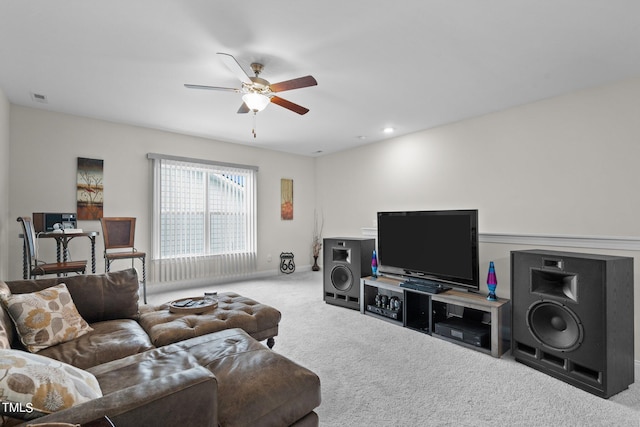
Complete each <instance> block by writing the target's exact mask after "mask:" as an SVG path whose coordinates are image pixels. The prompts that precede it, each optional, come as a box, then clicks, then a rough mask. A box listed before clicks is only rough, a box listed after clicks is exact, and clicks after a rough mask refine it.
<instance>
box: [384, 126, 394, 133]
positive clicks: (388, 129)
mask: <svg viewBox="0 0 640 427" xmlns="http://www.w3.org/2000/svg"><path fill="white" fill-rule="evenodd" d="M394 130H395V129H394V128H392V127H386V128H384V129H382V132H384V133H393V131H394Z"/></svg>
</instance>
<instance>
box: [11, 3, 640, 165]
mask: <svg viewBox="0 0 640 427" xmlns="http://www.w3.org/2000/svg"><path fill="white" fill-rule="evenodd" d="M639 42H640V1H638V0H398V1H388V0H384V1H382V0H368V1H364V0H361V1H357V2H356V1H348V0H322V1H305V0H298V1H294V0H289V1H286V0H271V1H265V0H261V1H259V0H243V1H230V0H228V1H212V0H197V1H196V0H174V1H169V0H134V1H131V0H126V1H123V0H110V1H100V2H98V1H87V0H65V1H51V0H28V1H25V0H0V88H2V90H3V91H4V92H5V94H6V95H7V97H8V98H9V100H10V102H12V103H13V104H16V105H23V106H28V107H34V108H42V109H46V110H51V111H59V112H63V113H69V114H75V115H80V116H87V117H93V118H98V119H104V120H109V121H114V122H121V123H128V124H132V125H139V126H145V127H150V128H157V129H163V130H168V131H173V132H178V133H184V134H189V135H197V136H203V137H207V138H212V139H215V140H221V141H228V142H233V143H240V144H248V145H253V146H258V147H264V148H269V149H274V150H280V151H285V152H291V153H297V154H303V155H310V156H315V155H320V154H319V152H322V153H330V152H335V151H339V150H343V149H347V148H350V147H353V146H357V145H361V144H366V143H371V142H375V141H379V140H381V139H384V138H388V137H389V136H388V135H384V134H383V133H382V128H384V127H386V126H393V127H395V128H396V133H395V135H396V136H397V135H403V134H408V133H412V132H416V131H419V130H422V129H427V128H431V127H434V126H438V125H442V124H445V123H451V122H454V121H458V120H461V119H465V118H469V117H473V116H479V115H482V114H486V113H490V112H493V111H498V110H502V109H505V108H509V107H512V106H516V105H521V104H525V103H528V102H532V101H536V100H540V99H543V98H548V97H552V96H556V95H560V94H563V93H567V92H571V91H575V90H577V89H581V88H586V87H592V86H597V85H601V84H605V83H608V82H612V81H615V80H619V79H624V78H629V77H634V76H638V75H640V54H639V52H638V48H639ZM217 52H225V53H229V54H231V55H233V56H235V58H236V59H237V60H238V62H239V63H240V64H241V65H242V66H243V67H244V69H245V70H246V71H247V73H249V74H250V75H252V73H251V70H250V68H249V64H250V63H251V62H261V63H263V64H264V65H265V70H264V72H263V73H262V74H261V77H263V78H265V79H267V80H269V81H270V82H272V83H275V82H279V81H283V80H289V79H292V78H296V77H301V76H305V75H308V74H311V75H313V76H314V77H315V78H316V80H317V81H318V86H313V87H308V88H303V89H297V90H292V91H288V92H282V93H280V94H279V95H280V96H281V97H283V98H285V99H287V100H290V101H292V102H295V103H297V104H300V105H303V106H305V107H307V108H309V109H310V112H309V113H308V114H306V115H304V116H300V115H298V114H295V113H293V112H291V111H289V110H286V109H284V108H281V107H279V106H277V105H274V104H272V105H269V106H268V107H267V108H266V109H265V110H264V111H262V112H260V113H258V115H257V116H256V126H257V127H256V131H257V138H255V139H254V138H253V136H252V134H251V129H252V127H253V117H252V114H242V115H241V114H237V113H236V111H237V110H238V108H239V107H240V105H241V102H242V101H241V98H240V95H239V94H236V93H232V92H213V91H204V90H193V89H186V88H185V87H184V86H183V84H184V83H193V84H202V85H211V86H225V87H240V82H239V80H238V79H237V78H236V77H235V76H234V74H233V73H232V72H231V71H229V69H228V68H226V67H225V66H224V64H223V63H222V62H221V61H220V60H219V58H218V57H217V56H216V53H217ZM33 93H37V94H42V95H45V96H46V99H47V103H46V104H43V103H39V102H35V101H34V100H33V99H32V94H33Z"/></svg>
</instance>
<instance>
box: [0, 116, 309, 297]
mask: <svg viewBox="0 0 640 427" xmlns="http://www.w3.org/2000/svg"><path fill="white" fill-rule="evenodd" d="M10 125H11V166H10V179H11V185H10V189H9V202H10V203H9V205H10V209H9V214H10V215H9V216H10V218H12V219H13V221H9V224H8V225H9V228H8V229H9V235H10V238H9V245H8V246H9V260H10V265H9V272H8V274H5V275H4V277H3V278H5V279H16V278H19V277H21V275H22V267H21V266H22V258H21V257H22V251H21V244H22V241H21V239H19V238H18V234H19V232H20V228H19V223H17V222H16V221H15V219H16V218H17V217H18V216H22V215H31V214H32V213H33V212H75V211H76V170H77V158H78V157H88V158H95V159H102V160H104V215H105V216H134V217H136V218H137V219H138V220H137V226H136V247H137V248H138V250H141V251H146V252H148V253H150V252H151V249H152V246H151V235H150V232H151V198H152V180H151V177H152V175H151V161H150V160H148V159H147V153H149V152H155V153H162V154H170V155H176V156H183V157H193V158H201V159H209V160H217V161H222V162H228V163H240V164H247V165H255V166H258V167H259V172H258V257H259V258H258V272H262V273H263V274H270V273H275V272H276V271H278V268H279V264H278V261H279V256H280V253H281V252H293V253H294V254H295V256H296V265H297V266H298V268H304V267H305V266H306V267H309V266H310V265H311V263H312V261H313V260H312V258H311V239H312V232H313V209H314V202H315V181H314V178H315V177H314V173H313V170H314V159H312V158H309V157H301V156H295V155H289V154H284V153H279V152H275V151H269V150H264V149H260V148H255V147H251V146H241V145H237V144H228V143H223V142H219V141H213V140H208V139H203V138H197V137H191V136H185V135H179V134H174V133H169V132H162V131H157V130H151V129H145V128H141V127H135V126H127V125H122V124H115V123H110V122H105V121H100V120H93V119H87V118H82V117H77V116H71V115H66V114H57V113H51V112H48V111H44V110H39V109H32V108H25V107H19V106H15V105H13V106H11V123H10ZM281 178H292V179H293V180H294V219H293V221H282V220H281V219H280V179H281ZM78 227H79V228H82V229H83V230H87V231H88V230H93V231H100V222H99V221H80V222H79V224H78ZM96 243H97V244H96V249H97V254H98V261H99V262H98V270H97V271H98V272H101V271H104V262H103V260H102V251H103V241H102V238H98V239H96ZM72 245H73V247H72V255H73V256H74V257H75V258H76V259H78V258H82V259H87V258H86V257H88V256H89V253H90V249H89V240H88V239H81V240H76V241H74V242H72ZM39 246H40V250H41V253H42V255H43V257H45V256H46V257H47V259H51V260H53V259H55V251H54V246H55V245H54V244H53V242H50V241H45V240H41V241H40V243H39ZM5 247H6V246H5ZM269 259H271V261H269ZM123 262H124V261H123ZM126 265H127V264H124V266H126ZM152 287H153V284H150V288H152Z"/></svg>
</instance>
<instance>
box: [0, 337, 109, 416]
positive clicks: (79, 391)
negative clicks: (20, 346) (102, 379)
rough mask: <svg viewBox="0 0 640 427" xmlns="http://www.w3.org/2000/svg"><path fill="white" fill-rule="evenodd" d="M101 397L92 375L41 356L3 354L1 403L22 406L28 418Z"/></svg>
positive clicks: (0, 360) (0, 356) (4, 351)
mask: <svg viewBox="0 0 640 427" xmlns="http://www.w3.org/2000/svg"><path fill="white" fill-rule="evenodd" d="M101 396H102V391H101V390H100V385H99V384H98V381H97V380H96V378H95V377H94V376H93V374H91V373H89V372H86V371H83V370H82V369H77V368H74V367H73V366H69V365H67V364H66V363H62V362H59V361H56V360H53V359H49V358H48V357H43V356H40V355H37V354H31V353H27V352H24V351H20V350H11V349H9V350H7V349H2V350H0V400H2V401H3V402H13V403H21V404H22V405H23V408H24V409H27V410H25V411H24V412H25V413H27V414H28V413H30V412H32V410H33V411H37V412H39V413H51V412H56V411H60V410H62V409H65V408H70V407H72V406H74V405H77V404H79V403H82V402H87V401H89V400H92V399H96V398H98V397H101ZM4 407H5V405H2V406H0V409H2V408H4ZM28 408H32V410H29V409H28Z"/></svg>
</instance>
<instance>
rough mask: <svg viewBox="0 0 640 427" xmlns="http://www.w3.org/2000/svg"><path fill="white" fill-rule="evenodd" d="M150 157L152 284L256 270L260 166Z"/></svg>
mask: <svg viewBox="0 0 640 427" xmlns="http://www.w3.org/2000/svg"><path fill="white" fill-rule="evenodd" d="M148 158H149V159H152V160H153V171H154V179H153V181H154V196H153V203H154V209H153V224H154V225H153V258H152V268H151V272H150V274H151V275H152V280H153V281H158V282H160V281H176V280H189V279H198V278H205V277H212V276H215V277H226V276H240V275H243V274H248V273H251V272H253V271H255V266H256V246H257V245H256V234H257V233H256V175H257V170H258V169H257V167H254V166H243V165H232V164H227V163H216V162H207V161H201V160H195V159H186V158H181V157H173V156H165V155H160V154H151V153H150V154H149V155H148Z"/></svg>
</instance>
